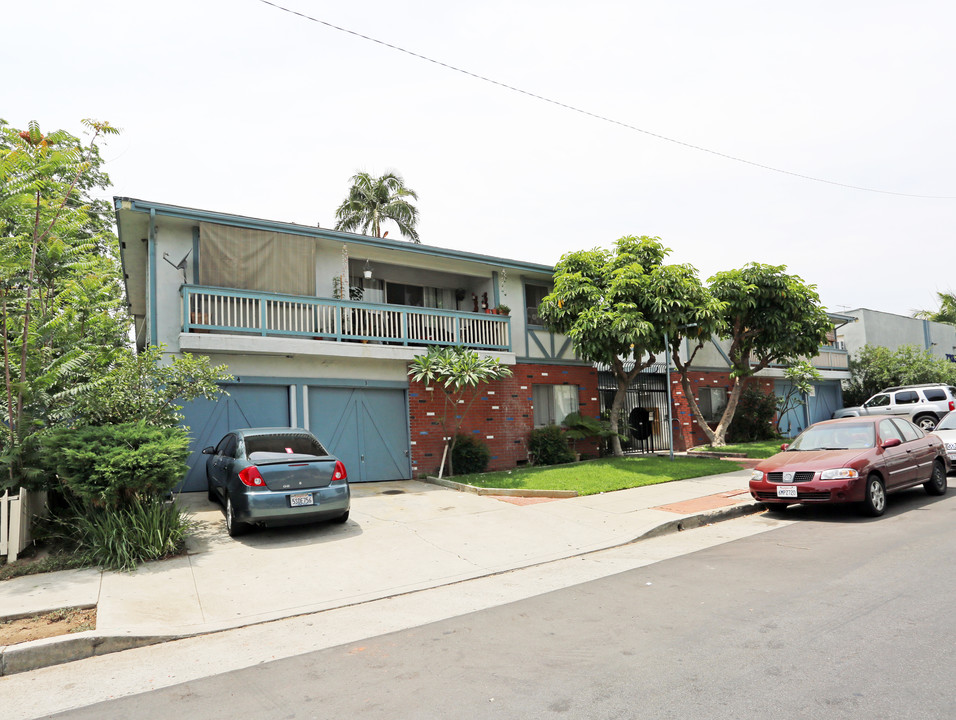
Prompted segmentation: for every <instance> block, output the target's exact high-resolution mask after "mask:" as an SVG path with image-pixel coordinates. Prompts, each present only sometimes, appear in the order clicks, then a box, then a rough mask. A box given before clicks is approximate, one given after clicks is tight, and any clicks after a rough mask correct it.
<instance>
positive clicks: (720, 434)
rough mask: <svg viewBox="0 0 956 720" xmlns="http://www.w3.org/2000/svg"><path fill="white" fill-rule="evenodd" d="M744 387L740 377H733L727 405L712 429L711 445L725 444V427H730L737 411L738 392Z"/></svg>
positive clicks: (719, 445) (720, 445)
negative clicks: (715, 426) (714, 428)
mask: <svg viewBox="0 0 956 720" xmlns="http://www.w3.org/2000/svg"><path fill="white" fill-rule="evenodd" d="M743 389H744V384H743V383H742V382H741V380H740V378H739V377H737V378H734V386H733V388H731V390H730V397H728V398H727V407H725V408H724V414H723V415H721V417H720V422H719V423H717V429H716V430H714V438H713V440H712V441H711V445H713V446H714V447H723V446H724V445H726V444H727V441H726V439H725V438H726V437H727V429H728V428H729V427H730V423H731V422H732V421H733V419H734V413H736V412H737V403H738V402H739V401H740V393H741V392H742V391H743Z"/></svg>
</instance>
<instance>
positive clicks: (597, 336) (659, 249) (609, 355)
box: [538, 235, 720, 455]
mask: <svg viewBox="0 0 956 720" xmlns="http://www.w3.org/2000/svg"><path fill="white" fill-rule="evenodd" d="M669 253H670V249H669V248H666V247H664V245H663V244H662V243H661V241H660V238H652V237H647V236H641V237H635V236H633V235H627V236H624V237H622V238H620V239H618V240H617V242H616V243H615V244H614V248H613V250H605V249H603V248H594V249H592V250H581V251H577V252H571V253H567V254H566V255H564V256H563V257H562V258H561V260H560V261H559V262H558V264H557V265H556V266H555V271H554V290H553V291H552V292H551V293H550V294H549V295H547V296H546V297H545V298H544V300H543V301H542V303H541V306H540V308H539V310H538V311H539V314H540V315H541V317H542V319H543V320H544V322H545V324H546V325H547V326H548V328H549V329H551V330H552V331H554V332H559V333H564V334H565V335H567V336H568V337H569V338H570V339H571V342H572V343H573V345H574V349H575V351H576V352H577V353H578V355H579V356H580V357H581V358H583V359H585V360H589V361H591V362H594V363H598V364H601V365H606V366H607V367H608V368H610V370H611V372H612V373H613V374H614V377H615V379H616V381H617V385H618V388H617V392H616V393H615V396H614V401H613V403H612V406H611V414H610V418H609V419H610V429H611V431H612V433H613V435H612V436H611V445H612V448H613V452H614V454H616V455H621V454H623V451H622V449H621V442H620V436H619V435H618V433H619V423H620V417H619V416H620V412H621V409H622V408H623V406H624V398H625V396H626V393H627V388H628V387H629V386H630V385H631V383H632V382H633V381H634V379H635V378H636V377H637V375H638V373H640V372H641V370H643V369H645V368H648V367H650V366H651V365H652V364H654V362H656V360H657V354H658V353H660V352H662V351H664V349H665V344H664V333H665V332H667V331H670V332H671V333H672V335H671V337H674V336H675V335H676V334H677V333H678V332H679V328H681V326H686V325H688V324H693V325H695V326H699V327H700V329H701V331H706V330H708V329H712V328H716V327H717V323H718V321H719V309H720V307H719V304H718V303H716V302H715V301H714V298H713V297H711V296H710V294H709V293H708V292H707V290H706V288H704V287H703V286H702V285H701V283H700V281H699V280H698V278H697V271H696V270H695V269H694V267H693V266H691V265H665V264H664V260H665V259H666V257H667V255H668V254H669Z"/></svg>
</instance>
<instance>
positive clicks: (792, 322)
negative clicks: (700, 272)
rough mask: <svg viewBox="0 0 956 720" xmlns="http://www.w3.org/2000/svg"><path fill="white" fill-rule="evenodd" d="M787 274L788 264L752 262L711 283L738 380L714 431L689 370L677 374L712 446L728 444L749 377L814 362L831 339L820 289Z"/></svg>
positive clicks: (732, 371)
mask: <svg viewBox="0 0 956 720" xmlns="http://www.w3.org/2000/svg"><path fill="white" fill-rule="evenodd" d="M786 270H787V268H786V266H784V265H764V264H761V263H755V262H752V263H748V264H747V265H745V266H744V267H742V268H739V269H736V270H726V271H724V272H719V273H717V274H716V275H714V276H713V277H712V278H710V281H709V283H710V291H711V293H712V294H713V296H714V298H715V299H716V300H717V301H719V302H720V303H721V305H722V308H723V309H722V322H721V327H720V329H719V330H718V332H717V335H718V336H719V337H721V338H724V339H726V340H729V341H730V348H729V350H728V351H727V358H728V360H729V362H730V376H731V378H732V379H733V385H732V387H731V391H730V394H729V396H728V398H727V405H726V406H725V407H724V412H723V415H722V416H721V418H720V421H719V422H718V423H717V427H716V428H715V429H713V430H712V429H711V428H710V426H709V425H708V424H707V422H706V421H705V420H704V418H703V415H702V414H701V412H700V410H699V408H698V407H697V402H696V400H695V398H694V393H693V392H692V391H691V388H690V383H689V380H688V371H687V367H680V366H679V367H678V369H679V370H680V371H681V384H682V386H683V388H684V393H685V396H686V397H687V401H688V404H689V405H690V406H691V410H692V412H693V414H694V417H695V419H696V420H697V424H698V425H699V426H700V428H701V429H702V430H703V431H704V433H705V434H706V435H707V438H708V439H709V440H710V444H711V445H714V446H720V445H724V444H725V438H726V435H727V429H728V428H729V426H730V423H731V422H732V421H733V418H734V413H735V412H736V410H737V403H738V401H739V400H740V393H741V391H742V390H743V381H744V380H745V379H746V378H748V377H751V376H753V375H755V374H756V373H758V372H760V371H761V370H764V369H766V368H768V367H769V366H770V365H771V364H777V365H788V364H793V363H795V362H797V361H798V360H799V359H800V358H809V357H813V356H814V355H816V354H817V353H818V352H819V350H820V346H821V345H823V344H824V343H825V342H826V340H827V333H829V332H830V329H831V328H832V323H831V322H830V318H829V316H828V315H827V313H826V310H824V308H823V306H822V305H821V304H820V297H819V295H817V292H816V287H815V286H814V285H810V284H807V283H805V282H804V281H803V279H802V278H800V277H799V276H797V275H790V274H788V273H787V272H786ZM675 355H676V353H675Z"/></svg>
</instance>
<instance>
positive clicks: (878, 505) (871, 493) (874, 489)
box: [863, 475, 886, 517]
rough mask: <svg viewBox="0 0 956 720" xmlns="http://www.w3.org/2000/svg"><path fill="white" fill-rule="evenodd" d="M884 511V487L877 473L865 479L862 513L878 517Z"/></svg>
mask: <svg viewBox="0 0 956 720" xmlns="http://www.w3.org/2000/svg"><path fill="white" fill-rule="evenodd" d="M885 511H886V487H885V486H884V485H883V481H882V480H880V477H879V476H878V475H870V477H868V478H867V479H866V493H865V494H864V496H863V514H864V515H869V516H870V517H879V516H880V515H882V514H883V513H884V512H885Z"/></svg>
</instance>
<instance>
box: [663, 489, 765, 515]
mask: <svg viewBox="0 0 956 720" xmlns="http://www.w3.org/2000/svg"><path fill="white" fill-rule="evenodd" d="M740 494H741V493H734V495H733V496H731V497H728V495H730V493H717V494H716V495H707V496H705V497H701V498H694V499H693V500H685V501H684V502H679V503H670V504H668V505H658V506H657V507H656V508H654V510H666V511H667V512H672V513H678V514H679V515H692V514H694V513H699V512H704V511H706V510H715V509H717V508H720V507H727V506H729V505H736V504H737V503H739V502H740V501H741V500H743V499H744V498H741V497H736V496H737V495H740ZM748 497H749V493H748Z"/></svg>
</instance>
